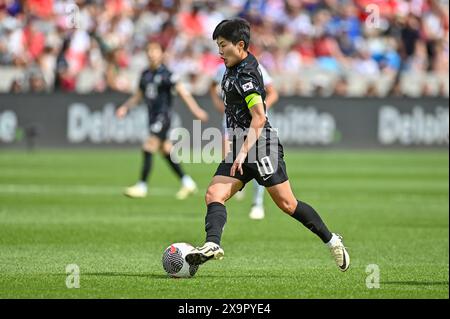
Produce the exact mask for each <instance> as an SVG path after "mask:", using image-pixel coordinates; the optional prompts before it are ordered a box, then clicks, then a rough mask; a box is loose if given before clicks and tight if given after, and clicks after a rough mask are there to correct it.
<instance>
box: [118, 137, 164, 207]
mask: <svg viewBox="0 0 450 319" xmlns="http://www.w3.org/2000/svg"><path fill="white" fill-rule="evenodd" d="M160 145H161V140H160V139H159V138H158V137H157V136H155V135H150V136H149V137H148V138H147V139H146V140H145V142H144V144H143V145H142V155H143V161H142V168H141V177H140V179H139V181H138V182H137V183H136V184H135V185H133V186H130V187H127V188H126V189H125V191H124V195H126V196H128V197H131V198H143V197H145V196H147V181H148V176H149V175H150V172H151V169H152V163H153V154H154V153H155V152H157V151H158V149H159V148H160Z"/></svg>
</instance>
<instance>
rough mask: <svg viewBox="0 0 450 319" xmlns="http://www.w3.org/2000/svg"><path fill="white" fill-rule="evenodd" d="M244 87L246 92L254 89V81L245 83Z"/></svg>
mask: <svg viewBox="0 0 450 319" xmlns="http://www.w3.org/2000/svg"><path fill="white" fill-rule="evenodd" d="M242 89H243V90H244V92H247V91H248V90H251V89H253V83H252V82H247V83H245V84H244V85H242Z"/></svg>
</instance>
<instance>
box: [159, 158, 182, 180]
mask: <svg viewBox="0 0 450 319" xmlns="http://www.w3.org/2000/svg"><path fill="white" fill-rule="evenodd" d="M164 157H165V158H166V160H167V162H168V163H169V165H170V167H172V169H173V171H174V172H175V174H177V176H178V177H179V178H182V177H183V176H184V172H183V169H182V168H181V165H180V164H178V163H175V162H174V161H173V160H172V158H171V157H170V154H166V155H164Z"/></svg>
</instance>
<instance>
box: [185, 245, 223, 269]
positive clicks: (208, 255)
mask: <svg viewBox="0 0 450 319" xmlns="http://www.w3.org/2000/svg"><path fill="white" fill-rule="evenodd" d="M223 255H224V252H223V249H222V248H221V247H220V246H219V245H217V244H216V243H213V242H207V243H205V244H204V245H203V246H202V247H196V248H194V249H192V251H190V252H189V253H187V255H186V261H187V263H188V264H189V265H191V266H197V265H201V264H203V263H205V262H207V261H208V260H210V259H218V260H221V259H223Z"/></svg>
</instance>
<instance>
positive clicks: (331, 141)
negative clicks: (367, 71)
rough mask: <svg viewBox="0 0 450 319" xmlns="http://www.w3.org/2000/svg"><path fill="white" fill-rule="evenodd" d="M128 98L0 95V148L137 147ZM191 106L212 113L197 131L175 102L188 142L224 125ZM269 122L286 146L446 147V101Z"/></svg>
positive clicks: (286, 111) (337, 107)
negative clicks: (120, 115) (120, 109)
mask: <svg viewBox="0 0 450 319" xmlns="http://www.w3.org/2000/svg"><path fill="white" fill-rule="evenodd" d="M126 98H127V96H126V95H123V94H118V93H107V94H92V95H76V94H63V93H57V94H48V95H45V94H44V95H40V94H39V95H33V94H26V95H9V94H4V95H0V148H17V147H24V146H34V147H116V146H136V145H139V144H140V143H141V142H142V140H143V139H144V138H145V137H146V136H147V132H148V114H147V110H146V108H145V107H144V106H143V105H142V106H140V107H138V108H136V109H134V110H133V111H132V112H130V113H129V115H128V116H127V117H126V118H125V119H123V120H119V119H117V118H116V117H115V116H114V112H115V109H116V107H117V106H118V105H120V104H121V103H122V102H123V101H125V100H126ZM197 100H198V102H199V104H200V105H201V106H202V107H203V108H205V109H206V110H207V111H208V112H209V114H210V121H209V122H208V123H202V124H201V126H200V124H199V122H193V120H194V118H193V117H192V115H191V114H190V112H189V111H188V109H187V108H186V107H185V106H184V105H183V103H182V102H181V101H180V100H179V99H178V98H175V99H174V116H173V120H172V126H173V128H179V127H184V128H186V132H189V134H190V136H191V139H193V136H194V137H195V136H197V137H196V138H197V139H198V138H199V137H198V134H197V135H196V134H195V133H199V132H200V133H201V132H205V130H206V129H208V128H211V127H214V128H218V129H220V128H221V125H222V124H221V123H222V117H221V115H220V114H218V113H217V112H216V111H215V109H214V108H213V106H212V102H211V100H210V99H209V97H198V98H197ZM269 121H270V122H271V124H272V126H273V127H275V128H276V129H277V130H278V133H279V136H280V139H281V142H282V143H283V144H284V145H285V146H288V147H319V148H402V147H416V148H417V147H418V148H430V147H433V148H447V147H448V143H449V138H448V136H449V135H448V134H449V107H448V99H447V98H419V99H412V98H383V99H379V98H301V97H284V98H280V100H279V102H278V103H277V104H276V105H275V106H274V107H273V109H272V110H270V112H269ZM193 133H194V134H193ZM200 135H201V134H200ZM192 142H193V145H195V144H196V143H195V141H192ZM205 142H207V141H203V142H202V143H203V144H204V143H205ZM197 145H200V144H198V143H197Z"/></svg>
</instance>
